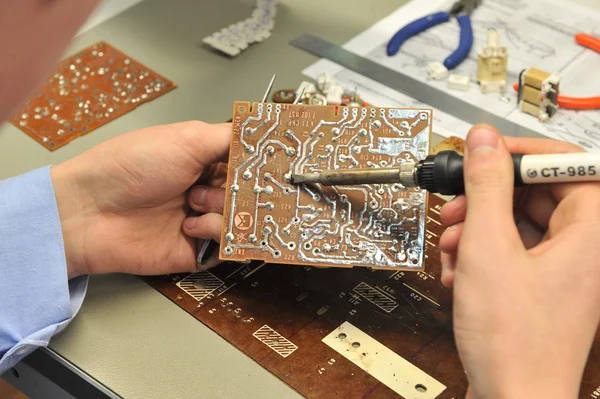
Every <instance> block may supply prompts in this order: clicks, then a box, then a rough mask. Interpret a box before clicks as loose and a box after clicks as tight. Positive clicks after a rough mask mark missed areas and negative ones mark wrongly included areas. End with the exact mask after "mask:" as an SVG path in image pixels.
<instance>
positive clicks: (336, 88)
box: [326, 83, 345, 105]
mask: <svg viewBox="0 0 600 399" xmlns="http://www.w3.org/2000/svg"><path fill="white" fill-rule="evenodd" d="M344 91H345V90H344V88H343V87H342V86H340V85H338V84H335V83H332V84H330V85H329V87H328V88H327V96H326V97H327V104H336V105H339V104H341V103H342V97H343V96H344Z"/></svg>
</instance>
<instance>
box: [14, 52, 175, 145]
mask: <svg viewBox="0 0 600 399" xmlns="http://www.w3.org/2000/svg"><path fill="white" fill-rule="evenodd" d="M173 88H175V84H174V83H173V82H171V81H170V80H168V79H166V78H164V77H163V76H161V75H159V74H158V73H156V72H154V71H152V70H150V69H149V68H148V67H146V66H144V65H142V64H140V63H139V62H137V61H135V60H133V59H132V58H131V57H129V56H127V55H126V54H124V53H122V52H120V51H119V50H117V49H115V48H114V47H112V46H110V45H109V44H107V43H105V42H99V43H96V44H94V45H92V46H90V47H88V48H86V49H84V50H82V51H80V52H79V53H77V54H75V55H73V56H71V57H69V58H67V59H65V60H63V61H62V62H60V63H59V64H58V65H57V67H56V69H55V71H54V72H53V73H52V74H51V75H50V77H49V78H48V80H47V81H46V82H45V83H44V84H43V85H42V86H41V87H39V88H38V89H37V90H36V91H35V94H34V96H33V97H32V98H31V99H30V100H29V101H28V102H27V103H26V104H25V105H24V106H23V107H22V108H21V109H20V110H19V111H18V112H17V114H16V115H15V116H14V117H13V118H12V123H13V124H14V125H15V126H17V127H18V128H20V129H21V130H23V131H24V132H25V133H27V134H28V135H29V136H31V137H32V138H34V139H35V140H36V141H38V142H39V143H41V144H42V145H43V146H44V147H46V148H48V149H49V150H56V149H57V148H59V147H61V146H63V145H65V144H67V143H68V142H69V141H71V140H73V139H74V138H76V137H79V136H82V135H84V134H87V133H89V132H91V131H93V130H94V129H97V128H98V127H100V126H102V125H104V124H106V123H108V122H110V121H111V120H113V119H115V118H118V117H119V116H122V115H124V114H126V113H128V112H129V111H131V110H133V109H135V108H136V107H137V106H138V105H140V104H143V103H145V102H148V101H150V100H153V99H155V98H157V97H159V96H161V95H163V94H165V93H167V92H168V91H170V90H172V89H173Z"/></svg>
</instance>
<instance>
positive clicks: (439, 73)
mask: <svg viewBox="0 0 600 399" xmlns="http://www.w3.org/2000/svg"><path fill="white" fill-rule="evenodd" d="M447 77H448V69H447V68H446V67H445V66H444V64H442V63H441V62H439V61H435V62H432V63H430V64H429V65H427V78H428V79H433V80H442V79H446V78H447Z"/></svg>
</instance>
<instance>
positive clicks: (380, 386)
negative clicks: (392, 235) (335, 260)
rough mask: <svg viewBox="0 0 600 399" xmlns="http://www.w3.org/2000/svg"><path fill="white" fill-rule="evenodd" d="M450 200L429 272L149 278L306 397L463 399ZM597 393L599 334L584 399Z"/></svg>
mask: <svg viewBox="0 0 600 399" xmlns="http://www.w3.org/2000/svg"><path fill="white" fill-rule="evenodd" d="M455 144H459V145H460V146H461V147H462V143H455ZM444 149H448V148H444ZM443 203H444V201H443V200H442V199H441V198H439V197H438V196H436V195H431V196H430V198H429V205H428V210H427V219H426V227H425V264H426V270H425V271H415V272H408V271H401V270H373V269H370V268H365V267H358V268H354V269H342V268H336V267H330V268H321V267H317V268H314V267H308V266H304V267H302V266H293V265H283V264H272V263H265V262H262V261H255V262H250V263H237V262H224V263H223V264H221V265H218V266H217V267H215V268H213V269H211V270H208V271H200V272H196V273H192V274H179V275H170V276H157V277H144V279H145V280H146V281H147V282H148V283H149V284H150V285H152V286H153V287H154V288H156V289H157V290H158V291H160V292H161V293H162V294H163V295H165V296H166V297H167V298H169V299H171V300H172V301H173V302H174V303H175V304H177V305H178V306H180V307H181V308H182V309H184V310H186V311H187V312H188V313H189V314H190V315H192V316H193V317H195V318H196V319H198V320H199V321H201V322H202V323H204V324H205V325H206V326H208V327H210V328H211V329H212V330H214V331H215V332H216V333H218V334H219V335H220V336H222V337H223V338H224V339H226V340H227V341H228V342H230V343H231V344H232V345H234V346H235V347H237V348H238V349H239V350H241V351H242V352H244V353H245V354H247V355H248V356H250V357H251V358H252V359H254V360H255V361H256V362H257V363H258V364H260V365H261V366H263V367H264V368H265V369H267V370H268V371H270V372H271V373H273V374H274V375H276V376H277V377H278V378H279V379H281V380H282V381H283V382H285V383H286V384H288V385H289V386H290V387H292V388H293V389H295V390H296V391H297V392H299V393H300V394H302V395H303V396H305V397H307V398H315V399H321V398H323V399H330V398H348V399H375V398H377V399H379V398H381V399H388V398H389V399H392V398H394V399H401V398H404V399H433V398H440V399H458V398H464V397H465V393H466V390H467V379H466V375H465V372H464V371H463V368H462V366H461V363H460V360H459V358H458V353H457V351H456V347H455V344H454V338H453V335H452V291H451V290H449V289H447V288H444V287H443V286H442V285H441V284H440V283H439V278H440V260H439V249H438V248H437V244H438V241H439V237H440V235H441V234H442V232H443V231H444V226H442V224H441V222H440V218H439V211H440V208H441V205H442V204H443ZM599 392H600V334H597V335H596V339H595V341H594V345H593V347H592V352H591V354H590V357H589V360H588V365H587V368H586V370H585V373H584V378H583V383H582V386H581V391H580V397H581V398H598V397H600V394H598V393H599ZM191 396H194V395H193V394H191Z"/></svg>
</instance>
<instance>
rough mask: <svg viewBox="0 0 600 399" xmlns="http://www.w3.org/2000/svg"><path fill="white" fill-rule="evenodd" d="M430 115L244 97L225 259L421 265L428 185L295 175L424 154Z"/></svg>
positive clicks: (232, 161) (237, 120) (236, 130)
mask: <svg viewBox="0 0 600 399" xmlns="http://www.w3.org/2000/svg"><path fill="white" fill-rule="evenodd" d="M431 120H432V110H431V109H397V108H376V107H338V108H336V107H331V106H311V105H294V104H271V103H254V104H250V103H247V102H237V103H236V104H235V109H234V115H233V135H232V142H231V150H230V156H229V170H228V181H227V186H226V188H227V195H226V201H225V211H224V215H223V223H224V228H223V233H222V240H221V249H220V258H221V260H234V261H242V260H263V261H267V262H272V263H286V264H298V265H313V266H326V267H353V266H364V267H372V268H374V269H387V270H420V269H422V267H423V245H424V240H425V218H426V209H427V198H428V195H427V193H426V192H425V191H422V190H421V189H419V188H406V187H404V186H402V185H401V184H378V185H359V186H332V187H325V186H321V185H320V184H317V185H305V184H301V185H293V184H291V176H292V174H293V173H310V172H318V171H322V170H334V169H351V168H383V167H398V166H399V165H400V164H402V163H404V162H407V161H408V162H415V161H418V160H421V159H423V158H425V157H426V156H427V154H428V153H429V139H430V135H431Z"/></svg>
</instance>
